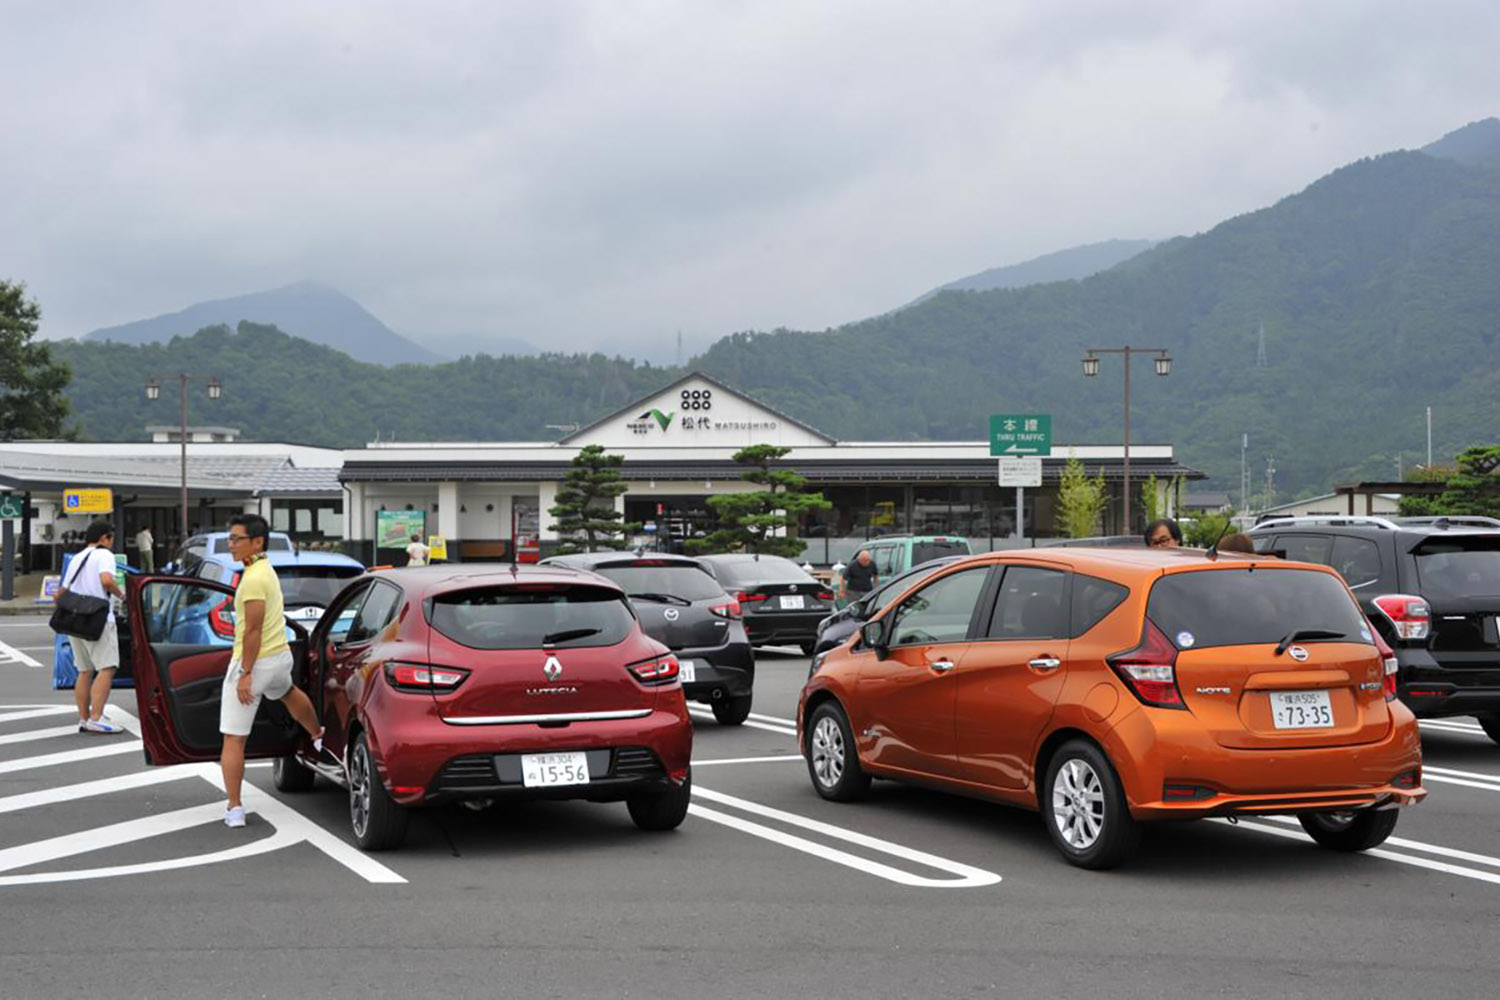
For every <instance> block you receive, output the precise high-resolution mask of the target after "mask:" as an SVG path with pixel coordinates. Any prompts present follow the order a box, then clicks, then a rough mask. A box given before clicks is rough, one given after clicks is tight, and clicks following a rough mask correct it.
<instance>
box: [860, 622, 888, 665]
mask: <svg viewBox="0 0 1500 1000" xmlns="http://www.w3.org/2000/svg"><path fill="white" fill-rule="evenodd" d="M859 638H860V641H862V642H863V643H864V644H865V645H866V646H869V647H870V648H871V649H873V650H875V658H876V659H878V660H883V659H885V654H886V651H887V645H886V635H885V619H884V618H882V619H880V620H878V621H873V622H865V624H864V625H862V626H860V630H859Z"/></svg>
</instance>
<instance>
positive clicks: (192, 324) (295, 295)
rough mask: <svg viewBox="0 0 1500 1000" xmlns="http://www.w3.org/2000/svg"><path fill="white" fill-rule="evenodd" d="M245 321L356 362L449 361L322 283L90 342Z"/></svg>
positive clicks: (102, 333)
mask: <svg viewBox="0 0 1500 1000" xmlns="http://www.w3.org/2000/svg"><path fill="white" fill-rule="evenodd" d="M242 320H244V321H248V322H251V323H264V324H268V325H271V326H275V327H277V328H278V329H281V330H283V331H286V332H287V333H291V334H293V335H295V336H298V337H303V338H305V339H307V340H310V341H312V342H313V343H316V344H323V345H325V346H328V347H332V348H334V349H335V350H340V351H343V352H344V353H345V354H348V355H349V356H350V357H351V358H357V359H358V360H360V361H370V362H374V363H375V364H380V365H394V364H402V363H408V362H411V363H421V364H428V363H431V362H434V361H441V360H443V358H442V356H441V355H439V354H437V353H435V352H434V351H431V350H429V349H428V348H426V347H423V346H421V345H418V344H416V343H413V342H412V341H410V340H407V339H406V338H405V337H403V336H401V335H400V334H398V333H396V332H395V331H394V330H392V329H391V328H390V327H388V326H386V325H385V324H384V323H382V322H381V321H380V320H379V319H377V318H376V317H375V316H374V315H372V314H371V313H370V312H369V310H367V309H365V307H364V306H362V305H360V304H359V303H358V302H355V301H354V300H353V299H351V298H350V297H349V296H347V295H345V294H344V293H342V292H340V291H338V290H337V289H335V288H330V287H328V286H327V285H324V284H320V283H318V282H316V281H299V282H298V283H297V284H295V285H287V286H286V287H285V288H273V289H271V290H270V291H268V292H255V293H253V294H250V295H240V296H237V297H235V298H232V299H215V300H213V301H211V302H199V303H198V304H197V305H192V306H188V307H187V308H186V309H183V310H182V311H180V312H175V313H170V314H168V315H165V316H156V317H153V318H151V319H143V320H137V321H136V322H134V323H125V324H123V325H121V326H111V327H106V328H104V329H102V330H95V331H93V332H92V333H89V334H86V335H85V336H84V339H85V340H112V341H115V342H117V343H124V344H149V343H158V342H161V341H165V340H169V339H171V338H172V337H175V336H186V335H188V334H192V333H195V332H196V331H198V330H201V329H203V328H204V327H208V326H219V325H224V326H234V325H235V324H237V323H239V322H241V321H242Z"/></svg>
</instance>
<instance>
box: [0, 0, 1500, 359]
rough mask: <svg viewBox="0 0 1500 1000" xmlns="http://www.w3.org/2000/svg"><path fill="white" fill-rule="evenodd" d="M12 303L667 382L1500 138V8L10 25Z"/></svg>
mask: <svg viewBox="0 0 1500 1000" xmlns="http://www.w3.org/2000/svg"><path fill="white" fill-rule="evenodd" d="M0 23H3V25H4V30H3V31H0V93H4V94H5V95H6V98H5V100H4V101H0V136H3V137H4V142H3V150H4V154H3V155H0V190H3V191H4V192H5V194H4V197H3V198H0V277H4V278H8V279H11V280H24V281H25V282H27V284H28V285H29V287H30V290H31V293H32V294H33V295H34V296H35V297H36V298H37V299H38V300H39V301H40V302H41V304H42V307H43V311H44V321H43V322H44V326H43V333H44V335H46V336H50V337H66V336H76V335H79V334H81V333H84V332H87V331H89V330H91V329H94V328H96V327H100V326H106V325H112V324H116V323H122V322H127V321H129V320H133V319H140V318H144V317H147V316H153V315H156V314H159V313H163V312H170V311H175V310H177V309H180V308H183V307H185V306H187V305H189V304H191V303H193V302H196V301H200V300H203V299H209V298H221V297H226V296H231V295H237V294H242V293H245V292H251V291H258V290H262V289H266V288H272V287H276V286H279V285H283V284H289V283H291V282H294V281H298V280H301V279H304V278H314V279H318V280H321V281H324V282H326V283H328V284H331V285H333V286H335V287H337V288H339V289H341V290H342V291H344V292H346V293H348V294H349V295H352V296H353V297H354V298H356V299H358V300H359V301H360V302H361V303H363V304H364V305H365V306H366V307H367V308H369V309H370V310H371V311H373V312H374V313H375V314H376V315H378V316H379V317H381V318H382V319H383V320H385V321H386V322H387V323H388V324H389V325H391V326H392V327H393V328H394V329H396V330H397V331H398V332H401V333H403V334H405V335H407V336H410V337H413V338H415V339H418V340H421V341H423V342H426V343H429V344H432V345H433V346H435V347H438V348H439V349H443V348H444V347H446V346H449V345H450V344H451V343H452V338H455V337H469V338H471V340H470V343H474V342H475V340H476V339H478V338H482V337H484V336H493V337H514V338H520V339H524V340H527V341H530V342H532V343H535V344H538V345H543V346H546V347H548V348H551V349H558V348H579V349H584V348H594V347H604V348H606V349H609V350H611V351H612V352H618V353H625V354H632V353H638V352H640V351H643V350H649V349H650V347H649V345H652V344H655V345H658V347H659V346H660V345H662V344H665V343H668V342H670V340H671V339H672V337H673V335H674V332H675V331H676V330H679V329H680V330H682V331H683V333H684V336H685V338H686V339H687V340H688V342H689V343H690V344H703V343H707V342H708V341H711V340H712V339H714V338H716V337H718V336H721V335H723V334H726V333H730V332H733V331H735V330H744V329H768V328H771V327H776V326H789V327H794V328H802V329H821V328H823V327H826V326H836V325H838V324H840V323H843V322H847V321H850V320H855V319H859V318H862V317H865V316H868V315H871V314H874V313H878V312H881V311H884V310H885V309H888V308H890V307H892V306H895V305H898V304H900V303H902V302H905V301H908V300H910V299H912V298H914V297H915V296H917V295H919V294H921V293H922V292H924V291H927V290H928V289H930V288H931V287H933V286H935V285H938V284H942V283H944V282H946V281H949V280H952V279H954V278H957V277H960V276H963V275H966V274H970V273H973V272H975V271H980V270H983V269H985V268H988V267H994V266H999V265H1004V264H1011V263H1016V262H1018V261H1022V260H1026V259H1028V258H1031V257H1035V256H1038V255H1040V254H1043V253H1048V252H1051V251H1054V250H1058V249H1062V248H1065V247H1069V246H1074V245H1077V244H1081V243H1088V242H1094V241H1098V240H1104V239H1110V238H1116V237H1121V238H1138V237H1163V236H1170V235H1176V234H1186V233H1193V232H1198V231H1201V230H1203V229H1206V228H1208V227H1210V226H1212V225H1214V224H1215V223H1217V222H1219V221H1221V220H1223V219H1224V218H1226V217H1228V216H1231V215H1234V214H1237V213H1241V212H1245V211H1248V210H1252V209H1255V208H1259V207H1262V206H1264V205H1267V204H1269V203H1271V202H1273V201H1275V200H1276V199H1277V198H1279V197H1282V196H1283V195H1286V194H1289V193H1292V192H1293V191H1296V190H1298V189H1300V188H1302V187H1304V186H1306V185H1307V184H1308V183H1310V182H1311V181H1313V180H1314V179H1316V178H1317V177H1318V176H1320V175H1322V174H1324V173H1327V172H1328V171H1329V170H1332V169H1334V168H1336V167H1338V166H1340V165H1342V164H1344V163H1347V162H1349V161H1351V160H1354V159H1357V158H1358V157H1361V156H1365V155H1371V154H1376V153H1380V152H1384V151H1388V150H1392V149H1399V148H1410V147H1416V146H1421V145H1423V144H1425V143H1427V142H1430V141H1432V140H1433V139H1436V138H1438V137H1439V136H1441V135H1442V134H1443V133H1444V132H1447V131H1450V130H1451V129H1453V128H1456V127H1458V126H1461V125H1463V124H1465V123H1467V122H1470V121H1473V120H1476V119H1479V118H1483V117H1487V116H1490V115H1495V114H1500V72H1496V70H1495V41H1496V39H1497V38H1500V4H1497V3H1495V2H1493V0H1474V2H1444V0H1438V2H1431V3H1424V4H1414V3H1410V2H1407V0H1401V2H1380V0H1359V2H1353V0H1351V2H1339V0H1320V2H1317V3H1309V2H1302V0H1297V2H1267V0H1254V2H1251V0H1246V2H1241V3H1233V2H1204V0H1183V2H1170V0H1131V2H1125V0H1118V2H1098V0H1095V2H1087V0H1068V2H1050V0H1049V2H1031V3H1021V2H1009V0H978V2H967V0H924V2H901V3H893V2H880V0H778V2H751V0H743V2H712V0H684V2H646V0H599V2H569V0H551V2H542V0H535V2H526V3H521V2H511V3H506V2H473V3H466V2H421V3H418V2H411V3H397V2H387V0H350V2H333V0H319V2H316V3H307V2H302V0H298V2H281V3H277V2H259V3H253V4H247V3H217V2H207V3H189V2H187V0H178V2H164V3H150V2H132V3H128V4H127V3H115V2H108V3H94V4H89V3H67V4H57V3H51V2H46V0H32V2H23V0H0Z"/></svg>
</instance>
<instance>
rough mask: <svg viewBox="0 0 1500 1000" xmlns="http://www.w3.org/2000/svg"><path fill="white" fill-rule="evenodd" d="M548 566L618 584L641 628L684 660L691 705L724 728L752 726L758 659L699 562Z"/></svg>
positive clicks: (569, 560)
mask: <svg viewBox="0 0 1500 1000" xmlns="http://www.w3.org/2000/svg"><path fill="white" fill-rule="evenodd" d="M542 563H543V564H544V565H548V566H568V567H571V568H573V569H583V570H588V571H589V572H592V573H598V574H599V575H600V576H602V577H604V578H605V579H607V580H610V581H612V582H614V583H615V584H617V585H618V586H619V587H620V588H621V589H623V590H624V591H625V594H626V596H628V597H629V598H630V604H631V606H632V607H633V608H635V615H636V617H637V618H639V619H640V620H641V628H643V629H645V630H646V634H647V635H649V636H650V637H651V638H653V639H655V640H656V641H657V642H659V643H661V644H662V645H664V646H666V647H667V648H668V649H670V650H671V651H672V652H673V653H674V654H675V655H676V656H677V662H678V663H680V664H681V665H682V670H681V674H680V676H681V678H682V690H683V694H685V695H686V696H687V698H688V700H690V701H701V702H707V703H708V705H709V707H710V708H712V709H713V712H714V718H715V719H717V720H718V721H719V723H720V724H721V725H725V726H738V725H739V724H740V723H742V722H744V721H745V720H746V719H747V718H749V716H750V700H751V697H752V692H753V688H754V685H755V653H754V651H753V650H751V648H750V639H749V637H747V636H746V635H745V623H744V622H743V621H742V620H741V618H740V605H739V602H738V601H736V600H735V599H734V598H732V597H730V596H729V595H728V594H726V593H725V592H724V588H723V587H722V586H721V585H720V584H719V581H717V580H715V579H714V578H713V576H712V575H711V574H710V573H709V572H708V571H707V570H705V569H704V568H703V566H702V565H701V564H700V563H699V562H698V561H697V560H696V559H689V558H688V557H686V556H671V555H656V554H647V555H635V554H633V553H630V552H589V553H580V554H577V555H566V556H552V557H551V558H548V559H543V560H542Z"/></svg>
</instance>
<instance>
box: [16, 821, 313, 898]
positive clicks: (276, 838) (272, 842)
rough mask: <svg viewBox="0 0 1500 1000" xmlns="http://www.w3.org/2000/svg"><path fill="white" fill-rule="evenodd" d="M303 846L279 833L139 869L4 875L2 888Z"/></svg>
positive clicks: (121, 867)
mask: <svg viewBox="0 0 1500 1000" xmlns="http://www.w3.org/2000/svg"><path fill="white" fill-rule="evenodd" d="M298 843H301V841H300V840H299V838H298V837H297V835H296V834H293V833H286V832H284V831H281V830H277V831H276V832H275V833H273V834H271V836H269V837H262V838H260V839H259V840H252V841H250V843H248V844H241V845H239V846H238V847H231V848H229V849H227V850H223V851H214V852H212V853H210V854H194V855H192V856H191V857H186V858H169V859H167V860H165V861H143V862H141V863H140V864H135V865H115V866H113V867H110V868H84V869H76V870H74V871H66V872H34V873H31V874H28V875H0V886H6V885H38V884H41V883H48V882H81V881H84V880H86V879H96V878H114V877H116V876H119V875H140V874H143V873H146V872H164V871H172V870H174V869H181V868H197V867H198V866H199V865H212V864H218V863H219V862H221V861H237V860H239V859H240V858H251V857H254V856H256V855H257V854H269V853H271V852H272V851H279V850H281V849H282V848H283V847H291V846H293V845H295V844H298Z"/></svg>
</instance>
